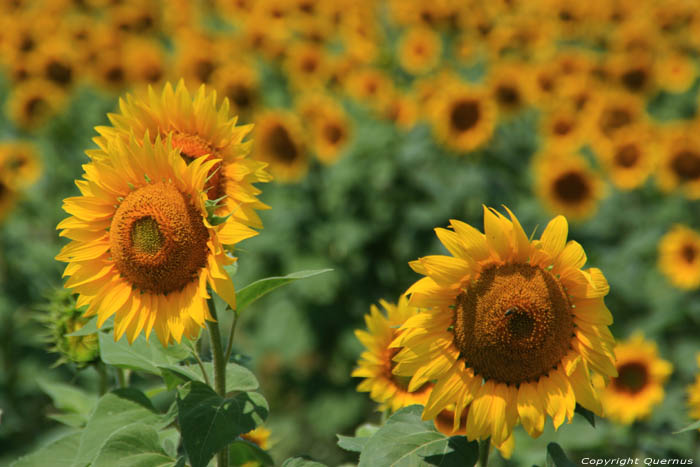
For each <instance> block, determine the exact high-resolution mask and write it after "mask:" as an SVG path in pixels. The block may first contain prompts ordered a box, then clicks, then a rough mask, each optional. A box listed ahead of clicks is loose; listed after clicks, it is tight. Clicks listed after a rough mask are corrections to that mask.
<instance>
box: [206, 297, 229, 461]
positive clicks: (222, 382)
mask: <svg viewBox="0 0 700 467" xmlns="http://www.w3.org/2000/svg"><path fill="white" fill-rule="evenodd" d="M207 304H208V305H209V313H210V314H211V316H212V318H214V321H207V329H208V330H209V339H210V341H211V354H212V360H213V362H212V363H213V364H214V390H215V391H216V392H217V393H218V394H219V395H220V396H221V397H226V360H224V351H223V348H222V345H221V333H220V332H219V321H218V318H217V316H216V306H214V299H213V298H210V299H209V300H207ZM216 462H217V465H218V466H219V467H228V446H226V447H225V448H224V449H222V450H221V451H219V453H218V454H217V455H216Z"/></svg>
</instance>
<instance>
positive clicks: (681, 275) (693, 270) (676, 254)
mask: <svg viewBox="0 0 700 467" xmlns="http://www.w3.org/2000/svg"><path fill="white" fill-rule="evenodd" d="M659 269H660V270H661V272H662V273H663V274H664V275H665V276H666V277H667V278H668V280H669V281H671V283H672V284H673V285H675V286H676V287H679V288H681V289H684V290H695V289H697V288H698V287H700V233H698V232H697V231H695V230H693V229H691V228H690V227H688V226H685V225H682V224H676V225H674V226H673V228H672V229H671V230H670V231H669V232H667V233H666V234H665V235H664V236H663V237H662V238H661V240H660V241H659Z"/></svg>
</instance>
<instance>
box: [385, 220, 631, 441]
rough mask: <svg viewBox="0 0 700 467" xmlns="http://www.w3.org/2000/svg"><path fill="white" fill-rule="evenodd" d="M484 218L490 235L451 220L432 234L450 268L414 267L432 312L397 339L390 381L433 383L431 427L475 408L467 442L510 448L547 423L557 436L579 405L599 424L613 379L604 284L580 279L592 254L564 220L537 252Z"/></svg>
mask: <svg viewBox="0 0 700 467" xmlns="http://www.w3.org/2000/svg"><path fill="white" fill-rule="evenodd" d="M508 212H509V214H510V220H509V219H507V218H506V217H505V216H503V215H501V214H500V213H498V212H497V211H495V210H493V209H488V208H486V207H484V231H485V233H481V232H479V231H478V230H477V229H475V228H473V227H471V226H470V225H468V224H466V223H463V222H460V221H457V220H452V221H450V225H451V230H448V229H443V228H437V229H436V233H437V235H438V238H439V239H440V240H441V242H442V243H443V245H444V246H445V247H446V248H447V250H448V251H449V252H450V253H451V254H452V256H441V255H435V256H427V257H423V258H420V259H418V260H416V261H413V262H411V263H410V265H411V267H412V268H413V270H414V271H416V272H418V273H419V274H423V275H425V276H426V277H424V278H422V279H420V280H419V281H418V282H416V283H415V284H413V285H412V286H411V287H410V288H409V289H408V291H407V292H406V293H407V294H408V295H410V302H409V303H410V304H411V305H413V306H417V307H421V308H424V310H422V311H421V312H420V313H418V314H416V315H415V316H413V317H411V318H409V319H408V320H407V321H406V323H404V325H403V326H402V327H401V328H400V332H401V334H400V335H399V336H398V337H397V338H396V339H395V340H394V342H392V344H391V346H392V347H393V348H397V349H400V351H399V353H398V354H397V355H396V356H395V357H394V360H395V361H396V365H395V367H394V373H395V374H398V375H401V376H407V377H409V376H410V377H411V381H410V383H409V385H408V389H409V390H412V389H416V388H418V387H420V386H422V385H423V384H425V383H426V382H434V384H435V386H434V388H433V390H432V392H431V394H430V397H429V399H428V402H427V403H426V405H425V409H424V411H423V418H424V419H426V420H428V419H434V418H435V417H436V416H437V414H438V413H440V412H441V411H442V410H444V409H445V408H446V407H448V406H449V405H450V404H454V425H455V427H459V426H460V425H461V424H462V423H463V422H462V421H461V416H462V414H463V412H464V411H465V409H466V407H469V411H468V414H467V420H466V435H467V437H468V438H469V439H470V440H473V439H486V438H489V437H491V441H492V442H493V444H494V445H496V446H499V445H501V444H502V443H504V442H505V441H506V440H507V439H508V438H509V437H510V436H511V434H512V431H513V427H514V426H515V425H516V424H517V423H518V422H521V423H522V424H523V427H524V428H525V430H526V431H527V432H528V433H529V434H530V435H531V436H533V437H537V436H539V435H540V434H542V431H543V429H544V424H545V418H546V416H547V415H549V416H550V417H551V418H552V422H553V425H554V427H555V429H556V428H558V427H559V426H560V425H561V424H562V423H563V422H564V420H565V419H567V418H568V420H569V421H571V419H572V417H573V415H574V408H575V406H576V403H579V404H581V405H582V406H583V407H585V408H587V409H589V410H591V411H593V412H594V413H596V414H599V415H600V414H601V405H600V400H599V398H598V395H597V393H596V392H595V390H594V389H593V386H592V384H591V377H592V375H593V374H601V375H603V376H605V377H611V376H616V375H617V372H616V369H615V366H614V363H613V362H614V355H613V347H614V339H613V337H612V335H611V334H610V331H609V330H608V326H609V325H610V324H611V323H612V316H611V314H610V312H609V310H608V309H607V307H606V306H605V303H604V300H603V298H604V296H605V295H607V293H608V291H609V286H608V283H607V280H606V279H605V276H604V275H603V273H602V272H601V271H600V270H599V269H597V268H589V269H586V270H583V269H582V267H583V266H584V264H585V262H586V254H585V252H584V251H583V248H582V247H581V245H579V244H578V243H577V242H575V241H569V242H567V241H566V238H567V234H568V224H567V221H566V219H565V218H564V217H563V216H557V217H556V218H554V219H553V220H552V221H551V222H550V223H549V224H548V225H547V227H546V229H545V230H544V232H543V233H542V236H541V238H540V239H539V240H532V241H531V240H529V239H528V237H527V235H526V234H525V232H524V230H523V228H522V227H521V225H520V223H519V222H518V220H517V218H516V217H515V216H514V215H513V214H512V213H511V212H510V211H508Z"/></svg>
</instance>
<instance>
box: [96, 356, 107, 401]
mask: <svg viewBox="0 0 700 467" xmlns="http://www.w3.org/2000/svg"><path fill="white" fill-rule="evenodd" d="M95 369H96V370H97V374H98V375H100V385H99V392H100V396H103V395H105V394H106V393H107V387H108V385H109V378H108V377H107V367H106V366H105V364H104V363H102V362H101V361H99V362H97V364H96V365H95Z"/></svg>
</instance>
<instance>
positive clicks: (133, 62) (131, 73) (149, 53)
mask: <svg viewBox="0 0 700 467" xmlns="http://www.w3.org/2000/svg"><path fill="white" fill-rule="evenodd" d="M124 65H125V73H126V76H127V79H128V80H129V81H130V82H131V83H134V84H153V85H155V84H158V83H161V82H162V81H163V80H164V79H165V78H166V75H167V72H168V66H167V63H166V56H165V53H164V52H163V49H162V47H160V46H159V44H157V43H156V42H154V41H151V40H147V39H143V38H132V39H130V40H128V41H125V42H124Z"/></svg>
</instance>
